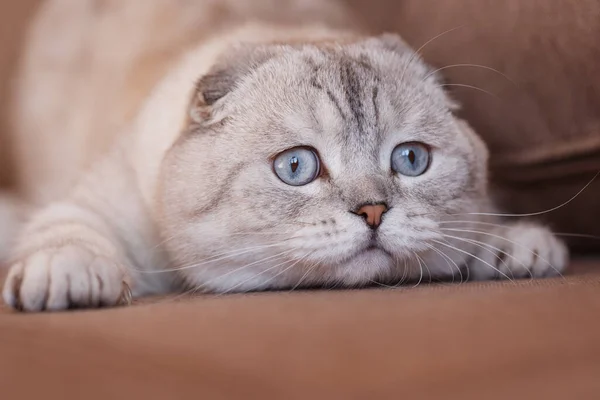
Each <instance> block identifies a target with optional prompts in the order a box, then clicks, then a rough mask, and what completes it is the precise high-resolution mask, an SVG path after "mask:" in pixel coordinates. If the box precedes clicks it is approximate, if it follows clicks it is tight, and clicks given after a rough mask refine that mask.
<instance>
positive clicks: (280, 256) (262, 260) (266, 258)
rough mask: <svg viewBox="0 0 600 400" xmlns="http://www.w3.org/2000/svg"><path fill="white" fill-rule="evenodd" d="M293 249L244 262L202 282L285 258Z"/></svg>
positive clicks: (208, 282) (207, 283)
mask: <svg viewBox="0 0 600 400" xmlns="http://www.w3.org/2000/svg"><path fill="white" fill-rule="evenodd" d="M294 251H296V249H291V250H286V251H283V252H281V253H279V254H275V255H273V256H269V257H265V258H263V259H261V260H258V261H254V262H251V263H250V264H245V265H244V266H242V267H239V268H236V269H233V270H231V271H228V272H226V273H224V274H222V275H219V276H218V277H215V278H212V279H209V280H208V281H206V282H204V284H205V285H209V284H211V283H212V282H215V281H217V280H220V279H223V278H225V277H227V276H229V275H231V274H234V273H236V272H241V271H243V270H245V269H248V268H250V267H252V266H254V265H257V264H262V263H264V262H265V261H272V260H279V259H281V258H285V256H287V255H288V254H290V253H292V252H294Z"/></svg>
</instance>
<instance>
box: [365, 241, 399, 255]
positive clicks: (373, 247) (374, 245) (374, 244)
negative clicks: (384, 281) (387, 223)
mask: <svg viewBox="0 0 600 400" xmlns="http://www.w3.org/2000/svg"><path fill="white" fill-rule="evenodd" d="M371 252H383V253H385V254H386V255H388V256H390V257H392V255H391V254H390V253H389V252H388V251H387V250H386V249H384V248H383V246H381V244H380V243H379V241H378V240H377V239H371V241H370V242H369V244H367V246H366V247H365V248H364V249H363V250H362V251H360V252H359V253H358V254H357V255H360V254H367V253H371Z"/></svg>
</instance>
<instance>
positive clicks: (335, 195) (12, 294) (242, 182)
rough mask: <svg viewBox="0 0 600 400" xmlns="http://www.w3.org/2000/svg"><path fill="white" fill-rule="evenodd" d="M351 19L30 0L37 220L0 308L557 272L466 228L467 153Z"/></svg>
mask: <svg viewBox="0 0 600 400" xmlns="http://www.w3.org/2000/svg"><path fill="white" fill-rule="evenodd" d="M65 17H66V18H67V20H66V21H65V20H64V18H65ZM355 26H356V24H355V23H354V22H353V21H352V18H351V17H350V16H346V14H345V11H344V9H343V8H342V7H338V5H337V4H336V3H335V2H322V1H318V0H315V1H314V2H306V1H300V0H298V1H290V2H288V3H287V4H281V2H279V1H275V0H261V1H239V0H231V1H221V0H219V1H216V0H215V1H209V0H206V1H195V2H194V1H184V0H179V1H171V0H162V1H154V2H152V5H151V6H150V5H139V4H138V3H137V2H133V1H131V2H122V1H110V0H106V1H91V0H90V1H87V0H86V1H80V2H77V3H76V5H75V4H73V2H68V1H65V0H53V1H49V2H48V3H47V5H46V6H45V8H44V9H43V10H42V12H41V14H40V18H39V19H38V21H37V22H36V25H35V28H34V31H33V34H32V37H31V40H30V43H29V50H28V56H27V58H26V59H25V63H24V69H23V73H22V76H21V80H20V83H19V86H18V91H17V94H18V96H17V101H16V108H15V115H16V117H15V128H16V129H15V132H16V134H17V135H16V143H17V151H18V160H19V163H20V167H21V171H22V173H21V181H22V184H23V187H24V191H25V193H26V195H27V197H28V199H29V200H30V201H31V202H32V203H35V204H37V205H40V206H43V208H42V210H41V211H40V212H38V213H36V214H35V215H34V216H33V218H32V220H31V221H30V222H29V223H28V225H27V226H26V227H25V228H24V229H23V230H22V232H21V235H20V239H19V241H18V243H17V245H16V246H15V248H14V251H13V252H12V261H13V267H12V269H11V272H10V273H9V278H8V280H7V283H6V286H5V290H4V297H5V300H6V301H7V302H8V303H9V304H11V305H13V306H15V307H19V308H24V309H26V310H32V311H36V310H42V309H49V310H56V309H63V308H66V307H68V306H71V305H75V306H98V305H101V304H105V305H111V304H115V303H117V302H118V301H120V299H122V294H123V290H124V288H127V287H130V288H131V289H132V291H133V293H134V295H136V296H139V295H144V294H152V293H167V292H172V291H178V290H184V289H193V290H198V291H209V292H222V293H223V292H225V293H227V292H235V291H247V290H262V289H291V288H296V287H303V286H324V285H338V286H362V285H367V284H370V283H373V282H380V283H383V284H390V283H397V282H400V281H408V280H410V281H415V282H418V281H421V280H423V279H424V280H429V278H430V277H434V278H447V277H459V276H462V277H464V278H466V275H465V274H467V273H468V274H470V275H471V276H474V277H476V278H491V277H495V276H500V277H505V278H512V277H523V276H529V275H531V276H544V275H549V274H552V273H555V272H559V271H561V270H562V269H563V268H564V267H565V264H566V258H567V257H566V249H565V248H564V246H563V245H562V244H561V243H560V242H559V241H557V240H556V239H555V238H554V237H553V236H552V234H551V233H550V232H549V231H548V230H546V229H545V228H542V227H538V226H535V225H522V224H511V225H506V226H498V227H496V226H493V224H494V220H493V219H492V218H491V216H485V215H476V214H477V213H486V212H487V213H489V212H490V211H492V206H491V202H490V200H489V199H488V195H487V177H486V162H487V151H486V149H485V146H484V145H483V143H482V142H481V141H480V140H479V138H478V137H477V136H476V135H475V134H474V132H472V130H471V129H470V128H469V127H468V125H467V124H466V123H464V122H463V121H460V120H458V119H457V118H456V117H454V116H453V115H452V113H451V109H452V108H453V104H452V102H451V101H450V100H449V99H448V98H447V97H446V95H445V93H444V92H443V90H442V89H441V87H440V86H439V84H438V82H437V79H436V77H435V75H433V74H431V73H430V70H429V69H428V68H427V67H426V66H425V65H424V64H423V63H422V61H421V60H420V59H419V57H417V56H416V55H415V54H414V53H413V52H412V50H410V49H409V48H408V47H407V46H406V45H405V44H404V43H403V42H402V41H401V40H400V39H399V38H397V37H392V36H383V37H378V38H367V37H363V36H361V35H360V32H358V31H354V30H351V29H350V28H352V27H355ZM282 160H283V161H282ZM419 160H420V161H419ZM390 163H391V165H390ZM419 163H421V164H422V167H423V168H421V169H419V170H418V171H417V169H418V168H417V167H419ZM313 167H314V168H313ZM290 168H291V169H290ZM310 168H313V169H314V171H312V172H311V169H310ZM416 172H419V173H418V174H417V173H416ZM311 173H312V175H311ZM302 174H304V175H302ZM302 177H304V178H307V179H305V180H304V181H300V180H298V179H301V178H302ZM450 220H454V221H464V222H454V223H452V222H450V223H448V222H444V221H450ZM445 224H448V225H445ZM477 231H485V232H484V233H476V232H477ZM506 239H508V241H507V240H506ZM0 240H2V238H0ZM471 254H474V256H471Z"/></svg>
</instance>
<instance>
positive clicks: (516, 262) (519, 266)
mask: <svg viewBox="0 0 600 400" xmlns="http://www.w3.org/2000/svg"><path fill="white" fill-rule="evenodd" d="M480 240H481V241H483V242H485V244H483V245H480V246H479V248H478V252H477V257H478V258H479V259H475V260H473V263H472V264H471V265H470V270H471V273H472V277H473V278H474V279H477V280H483V279H497V278H500V279H518V278H542V277H551V276H559V275H561V274H562V272H563V271H564V270H565V268H566V267H567V265H568V262H569V251H568V249H567V247H566V246H565V244H564V243H563V242H562V241H561V240H559V239H558V238H557V237H556V236H554V234H552V232H551V231H550V230H549V229H547V228H545V227H543V226H540V225H534V224H523V223H521V224H515V225H509V226H507V227H505V228H501V229H496V230H492V231H490V232H489V233H487V234H486V235H482V237H481V239H480Z"/></svg>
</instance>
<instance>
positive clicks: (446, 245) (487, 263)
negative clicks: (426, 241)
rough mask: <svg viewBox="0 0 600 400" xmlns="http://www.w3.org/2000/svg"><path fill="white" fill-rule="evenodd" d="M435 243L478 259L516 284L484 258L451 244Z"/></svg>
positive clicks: (437, 241) (436, 241)
mask: <svg viewBox="0 0 600 400" xmlns="http://www.w3.org/2000/svg"><path fill="white" fill-rule="evenodd" d="M433 241H434V242H435V243H437V244H439V245H442V246H445V247H448V248H450V249H452V250H455V251H458V252H459V253H463V254H465V255H467V256H469V257H472V258H474V259H476V260H478V261H480V262H482V263H484V264H485V265H487V266H488V267H490V268H491V269H493V270H494V271H496V272H498V273H499V274H500V275H502V276H503V277H504V278H506V279H508V280H509V281H511V282H514V281H513V279H512V278H511V277H509V276H508V275H506V274H505V273H504V272H502V271H500V270H499V269H498V268H496V267H494V266H493V265H492V264H490V263H489V262H487V261H485V260H483V259H482V258H480V257H477V256H476V255H475V254H472V253H469V252H468V251H465V250H462V249H459V248H458V247H456V246H453V245H451V244H449V243H444V242H441V241H439V240H433Z"/></svg>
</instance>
